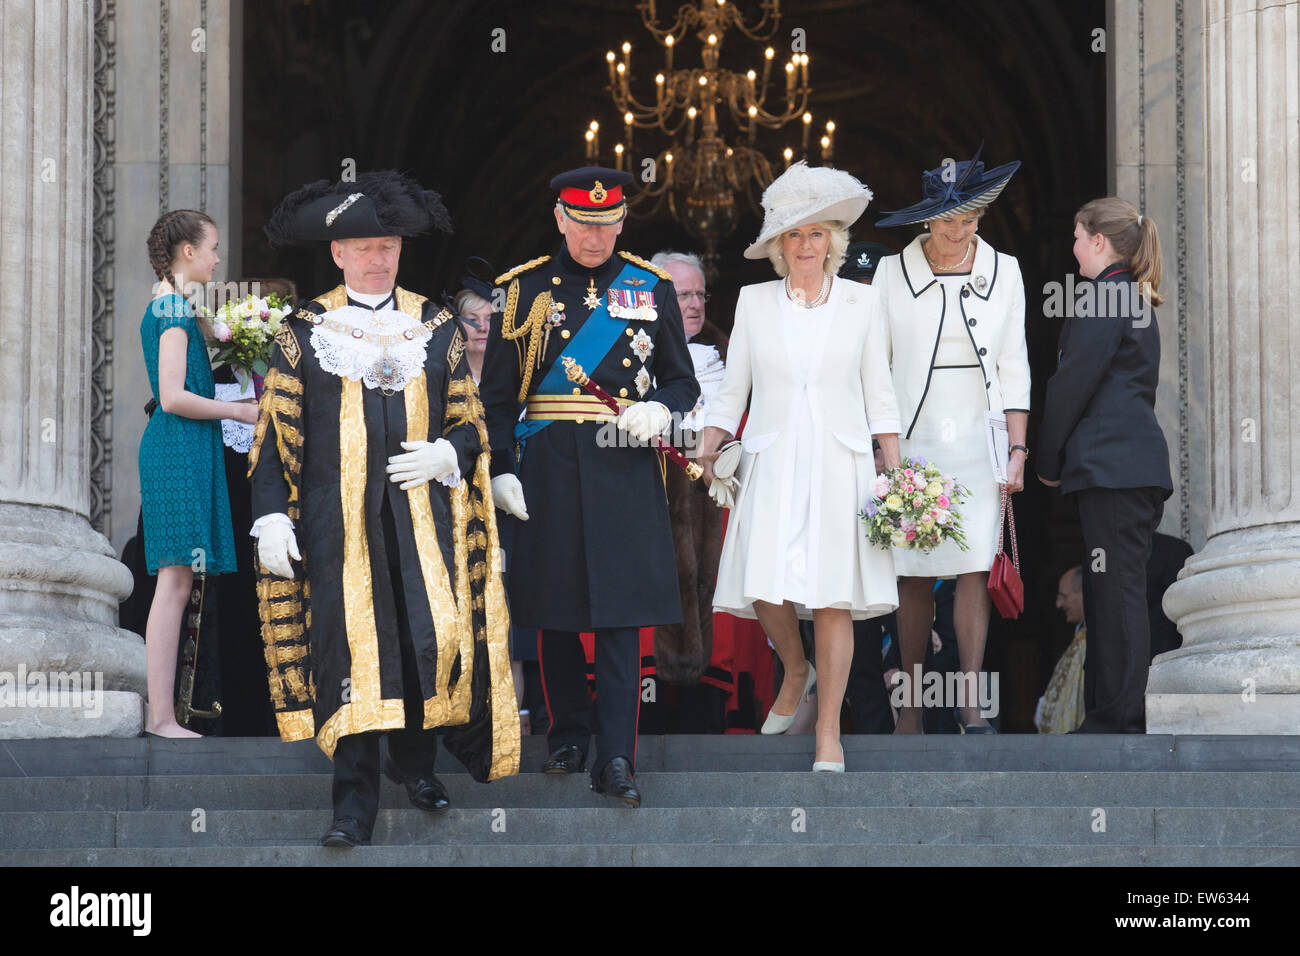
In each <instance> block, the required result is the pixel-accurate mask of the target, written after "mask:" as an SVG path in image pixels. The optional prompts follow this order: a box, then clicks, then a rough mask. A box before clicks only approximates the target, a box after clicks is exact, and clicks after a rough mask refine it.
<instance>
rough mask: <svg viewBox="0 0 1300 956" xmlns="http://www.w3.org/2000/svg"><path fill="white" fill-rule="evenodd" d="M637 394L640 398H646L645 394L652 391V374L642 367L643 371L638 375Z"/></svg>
mask: <svg viewBox="0 0 1300 956" xmlns="http://www.w3.org/2000/svg"><path fill="white" fill-rule="evenodd" d="M635 381H636V394H637V396H638V397H639V398H645V393H646V392H648V391H650V373H649V372H647V371H646V370H645V366H644V365H642V366H641V370H640V371H639V372H637V373H636V380H635Z"/></svg>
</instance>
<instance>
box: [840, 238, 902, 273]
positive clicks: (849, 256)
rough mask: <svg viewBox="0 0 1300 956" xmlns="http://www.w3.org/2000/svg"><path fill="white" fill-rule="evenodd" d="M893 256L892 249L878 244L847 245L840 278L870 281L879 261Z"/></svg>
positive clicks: (855, 243) (856, 243) (858, 243)
mask: <svg viewBox="0 0 1300 956" xmlns="http://www.w3.org/2000/svg"><path fill="white" fill-rule="evenodd" d="M893 254H894V250H893V249H891V248H889V246H887V245H885V244H883V243H880V242H852V243H849V247H848V249H846V250H845V251H844V265H842V266H840V273H839V274H840V278H841V279H870V278H872V277H873V276H874V275H875V274H876V266H878V265H880V260H881V259H883V258H884V257H885V256H892V255H893Z"/></svg>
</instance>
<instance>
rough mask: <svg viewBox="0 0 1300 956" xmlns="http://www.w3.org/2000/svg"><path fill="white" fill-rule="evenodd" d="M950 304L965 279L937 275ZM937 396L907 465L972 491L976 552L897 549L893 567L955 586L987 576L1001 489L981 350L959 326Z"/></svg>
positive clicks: (969, 530)
mask: <svg viewBox="0 0 1300 956" xmlns="http://www.w3.org/2000/svg"><path fill="white" fill-rule="evenodd" d="M935 278H937V279H938V280H939V282H940V283H942V284H943V286H944V287H945V289H946V290H947V293H948V301H949V302H952V301H955V298H956V297H957V296H959V295H960V294H961V287H962V286H963V285H965V284H966V283H967V282H968V281H969V280H970V277H969V276H965V275H938V276H936V277H935ZM932 375H933V378H932V379H931V382H930V394H929V396H927V398H926V401H925V405H924V406H923V407H922V409H921V415H920V417H919V418H918V419H917V421H916V427H915V428H913V429H912V437H911V438H910V439H909V438H902V437H900V438H899V446H900V448H901V451H902V454H903V457H904V458H924V459H926V460H927V461H933V462H934V463H935V464H937V465H938V466H939V467H940V468H941V469H943V473H944V474H945V475H951V476H953V477H954V478H955V479H956V480H957V483H958V484H961V485H965V486H966V488H967V489H969V490H970V495H969V496H968V497H967V498H966V500H965V501H963V502H962V504H961V527H962V530H963V531H964V532H965V533H966V544H967V546H968V548H969V550H967V551H962V550H961V549H960V548H959V547H957V545H956V544H954V543H953V542H951V541H945V542H944V543H943V544H941V545H940V546H939V547H937V548H935V549H934V550H933V551H931V552H930V553H929V554H923V553H921V552H920V551H911V550H907V549H904V548H895V549H894V567H895V569H896V570H897V571H898V574H899V576H900V577H936V578H951V577H956V576H957V575H959V574H965V573H967V572H969V571H987V570H988V569H989V568H990V567H991V566H992V565H993V555H994V552H995V551H996V550H997V532H998V515H999V509H1000V505H1001V495H1000V492H999V485H998V483H997V481H996V480H995V477H994V474H993V463H992V462H991V461H990V460H989V451H988V439H987V438H986V437H985V429H986V425H985V417H984V413H985V409H986V408H987V399H986V397H985V396H986V390H985V388H984V376H983V374H982V373H981V372H980V365H979V357H978V356H977V355H976V354H975V346H974V345H973V344H972V343H971V338H970V336H969V335H968V334H967V332H966V328H965V326H963V324H962V322H961V320H960V318H958V320H957V321H955V322H954V321H951V317H950V320H949V321H946V322H944V324H943V332H942V334H941V335H940V336H939V347H938V351H937V352H936V353H935V357H934V372H933V373H932Z"/></svg>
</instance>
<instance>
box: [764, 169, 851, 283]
mask: <svg viewBox="0 0 1300 956" xmlns="http://www.w3.org/2000/svg"><path fill="white" fill-rule="evenodd" d="M869 202H871V190H870V189H868V188H867V187H866V186H864V185H862V183H860V182H858V181H857V180H856V179H854V178H853V177H852V176H850V175H849V174H848V173H846V172H844V171H843V170H841V169H832V168H831V167H829V166H809V165H808V164H807V163H805V162H803V161H802V160H800V161H799V162H797V163H795V164H794V165H793V166H791V167H790V168H789V169H787V170H786V171H785V172H783V173H782V174H781V175H780V176H778V177H777V178H776V179H774V180H773V181H772V185H770V186H768V187H767V189H765V190H764V191H763V228H762V229H761V230H760V231H759V234H758V238H757V239H755V240H754V241H753V243H751V244H750V246H749V248H748V249H746V250H745V258H746V259H763V258H766V256H767V243H768V241H769V240H771V239H772V237H774V236H779V235H781V233H783V232H786V231H787V230H790V229H795V228H797V227H799V226H807V225H809V224H811V223H814V222H838V223H839V224H840V225H842V226H845V227H848V226H850V225H852V224H853V223H854V222H856V221H857V219H858V217H859V216H861V215H862V214H863V213H864V212H866V210H867V203H869Z"/></svg>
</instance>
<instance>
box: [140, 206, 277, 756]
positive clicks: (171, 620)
mask: <svg viewBox="0 0 1300 956" xmlns="http://www.w3.org/2000/svg"><path fill="white" fill-rule="evenodd" d="M149 261H150V264H151V265H152V266H153V269H154V272H155V273H156V274H157V276H158V280H159V283H158V287H157V288H158V294H157V296H156V297H155V298H154V300H153V301H152V302H150V303H149V307H148V308H147V309H145V313H144V318H143V319H142V320H141V321H140V341H141V344H142V345H143V347H144V364H145V368H146V369H147V370H148V373H149V385H150V387H151V388H152V389H153V396H154V398H155V399H156V400H157V402H158V408H157V410H156V411H155V412H154V413H153V416H152V417H151V418H150V419H149V424H148V426H147V427H146V428H145V431H144V437H143V438H142V439H141V440H140V503H141V510H142V512H143V518H144V548H145V561H146V564H147V566H148V569H149V573H150V574H157V575H158V585H157V588H156V590H155V591H154V598H153V604H151V605H150V607H149V622H148V624H147V625H146V630H145V663H146V675H147V680H148V697H149V708H148V714H147V716H146V718H145V730H146V731H148V732H149V733H152V734H157V735H159V736H163V737H197V736H199V735H198V734H195V733H193V732H191V731H189V730H186V729H185V728H184V727H182V726H181V725H180V724H179V723H178V722H177V721H176V712H175V698H174V693H175V674H176V649H177V644H178V642H179V638H180V629H181V616H182V615H183V614H184V611H185V605H186V602H187V601H188V600H189V596H190V590H191V588H192V586H193V582H194V572H195V571H196V570H198V571H200V572H204V573H207V574H222V573H225V572H227V571H234V570H235V569H236V562H235V542H234V536H233V534H232V533H231V528H230V499H229V498H228V497H227V494H226V465H225V456H224V454H223V452H222V444H221V424H220V419H223V418H232V419H235V420H237V421H241V422H246V423H248V424H250V425H251V424H254V423H256V421H257V406H255V405H252V404H245V403H242V402H218V401H215V400H214V399H213V397H212V396H213V387H212V369H211V366H209V364H208V353H207V349H206V348H205V346H204V343H203V334H202V332H201V331H200V329H199V325H198V321H197V320H196V318H195V316H194V311H193V309H192V308H191V307H190V305H189V303H187V302H186V301H185V299H184V298H182V297H181V296H180V295H178V294H177V289H178V288H179V289H181V290H183V289H185V288H187V287H188V286H189V285H190V283H195V282H197V283H206V282H210V281H211V280H212V273H213V270H214V269H216V267H217V264H218V263H220V262H221V260H220V258H218V256H217V227H216V224H215V223H214V222H213V221H212V220H211V219H210V218H209V217H208V216H206V215H205V214H203V213H201V212H195V211H194V210H190V209H177V210H173V211H171V212H168V213H165V214H164V215H163V216H162V217H161V218H160V219H159V220H158V221H157V222H156V223H155V224H154V227H153V230H152V231H151V232H150V233H149ZM173 283H176V285H175V286H174V285H173Z"/></svg>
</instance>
